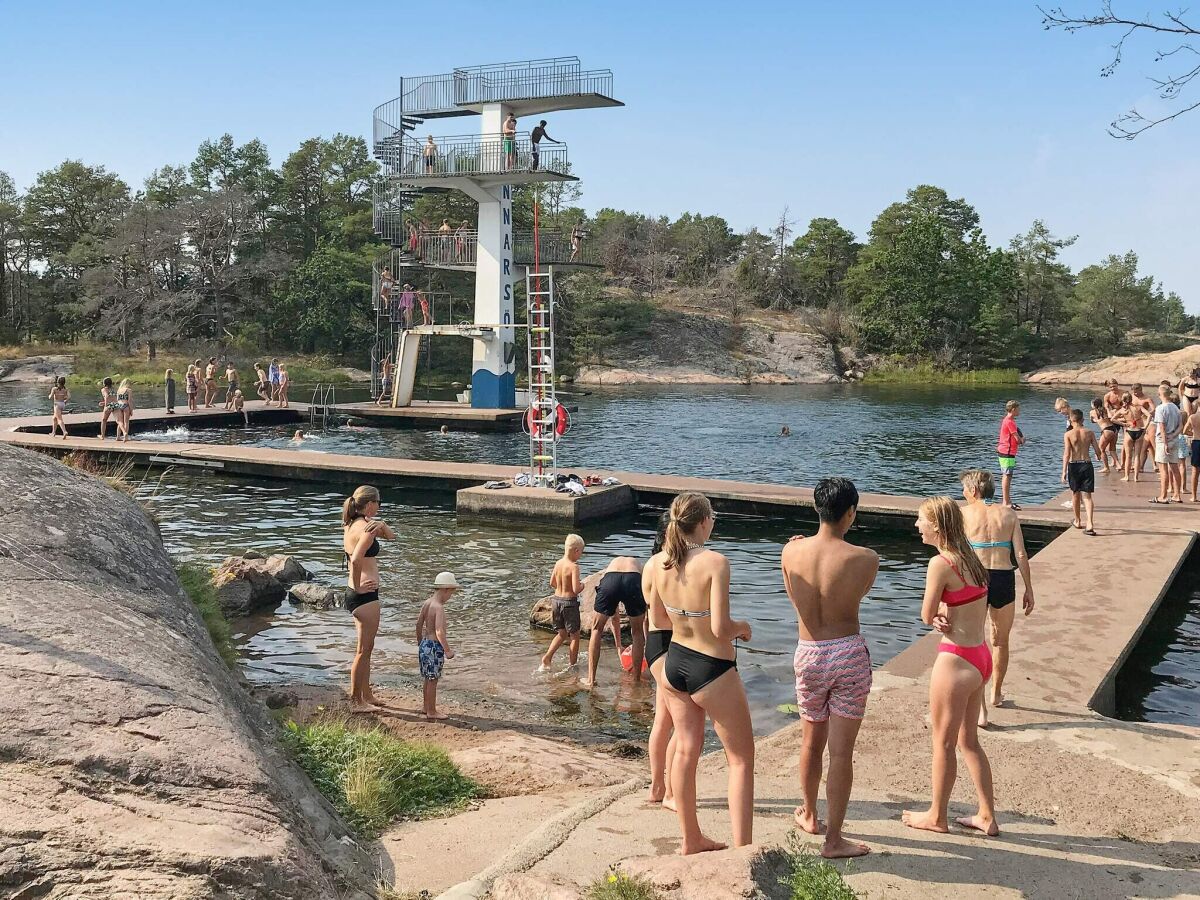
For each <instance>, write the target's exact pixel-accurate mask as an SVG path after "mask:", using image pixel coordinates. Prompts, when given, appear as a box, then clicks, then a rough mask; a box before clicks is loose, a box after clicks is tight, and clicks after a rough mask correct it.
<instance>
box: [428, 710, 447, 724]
mask: <svg viewBox="0 0 1200 900" xmlns="http://www.w3.org/2000/svg"><path fill="white" fill-rule="evenodd" d="M425 718H426V719H428V720H429V721H430V722H441V721H443V720H444V719H448V718H450V717H449V716H448V715H446V714H445V713H440V712H431V713H429V712H427V713H425Z"/></svg>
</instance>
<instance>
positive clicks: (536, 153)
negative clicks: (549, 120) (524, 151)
mask: <svg viewBox="0 0 1200 900" xmlns="http://www.w3.org/2000/svg"><path fill="white" fill-rule="evenodd" d="M513 125H514V126H515V125H516V122H515V121H514V122H513ZM543 140H547V141H549V142H550V143H552V144H561V143H562V141H556V140H555V139H554V138H552V137H550V135H549V134H547V133H546V120H545V119H542V121H540V122H538V123H537V125H536V126H535V127H534V129H533V131H532V132H531V133H530V135H529V171H530V172H536V171H537V168H538V162H539V161H540V160H541V143H542V141H543Z"/></svg>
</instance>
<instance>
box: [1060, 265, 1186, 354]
mask: <svg viewBox="0 0 1200 900" xmlns="http://www.w3.org/2000/svg"><path fill="white" fill-rule="evenodd" d="M1137 269H1138V257H1137V254H1136V253H1134V252H1133V251H1132V250H1130V251H1128V252H1126V253H1124V254H1123V255H1121V256H1117V255H1115V254H1113V255H1110V256H1108V257H1106V258H1105V260H1104V262H1103V263H1100V264H1099V265H1092V266H1088V267H1086V268H1084V269H1082V270H1081V271H1080V273H1079V281H1078V283H1077V285H1076V287H1075V294H1074V297H1073V298H1072V310H1073V316H1072V318H1071V334H1072V336H1074V337H1077V338H1080V339H1082V340H1085V341H1088V342H1090V343H1092V344H1093V345H1094V346H1096V347H1098V348H1100V349H1102V350H1106V351H1111V350H1117V349H1119V348H1120V347H1121V345H1122V344H1123V343H1124V342H1125V336H1126V333H1127V332H1128V331H1129V329H1131V328H1136V327H1144V326H1147V325H1151V326H1153V325H1155V324H1157V323H1158V322H1159V321H1161V319H1162V312H1163V310H1162V307H1161V305H1160V301H1159V297H1160V296H1161V295H1160V294H1159V295H1156V291H1155V288H1154V278H1153V277H1151V276H1149V275H1147V276H1144V277H1140V278H1139V277H1138V273H1137Z"/></svg>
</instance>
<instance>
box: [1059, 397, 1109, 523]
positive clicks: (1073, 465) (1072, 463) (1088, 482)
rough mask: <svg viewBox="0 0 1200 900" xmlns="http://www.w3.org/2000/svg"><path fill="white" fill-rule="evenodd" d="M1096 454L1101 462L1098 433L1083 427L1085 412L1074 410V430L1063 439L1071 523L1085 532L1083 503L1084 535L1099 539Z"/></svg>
mask: <svg viewBox="0 0 1200 900" xmlns="http://www.w3.org/2000/svg"><path fill="white" fill-rule="evenodd" d="M1093 451H1094V452H1095V454H1096V458H1097V459H1100V445H1099V444H1097V443H1096V432H1094V431H1092V429H1090V428H1088V427H1087V426H1086V425H1084V424H1083V411H1082V410H1078V409H1073V410H1071V430H1070V431H1068V432H1067V433H1066V434H1065V435H1063V468H1062V480H1063V482H1064V483H1066V484H1067V485H1069V486H1070V488H1071V501H1072V508H1073V509H1074V512H1075V519H1074V521H1073V522H1072V523H1071V524H1073V525H1074V526H1075V527H1076V528H1083V523H1082V522H1081V521H1080V515H1079V513H1080V509H1079V504H1080V501H1081V500H1082V502H1083V506H1084V509H1085V510H1086V512H1087V528H1086V529H1085V530H1084V532H1083V533H1084V534H1086V535H1088V536H1089V537H1095V536H1096V529H1095V527H1094V526H1095V505H1094V504H1093V502H1092V494H1093V493H1094V492H1095V490H1096V468H1095V466H1093V465H1092V459H1091V454H1092V452H1093Z"/></svg>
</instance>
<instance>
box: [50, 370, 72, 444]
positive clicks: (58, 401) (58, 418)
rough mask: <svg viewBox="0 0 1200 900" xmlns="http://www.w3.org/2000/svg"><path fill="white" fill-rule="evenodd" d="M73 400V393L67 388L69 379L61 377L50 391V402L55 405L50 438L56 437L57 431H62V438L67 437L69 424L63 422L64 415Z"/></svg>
mask: <svg viewBox="0 0 1200 900" xmlns="http://www.w3.org/2000/svg"><path fill="white" fill-rule="evenodd" d="M70 399H71V391H70V390H69V389H68V388H67V379H66V378H65V377H64V376H62V375H59V376H58V378H57V379H55V381H54V387H53V388H51V389H50V402H51V403H53V404H54V420H53V421H52V422H51V423H50V437H54V433H55V430H56V429H59V428H61V429H62V436H63V439H64V440H65V439H66V437H67V423H66V422H64V421H63V413H64V412H66V409H67V401H68V400H70Z"/></svg>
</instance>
